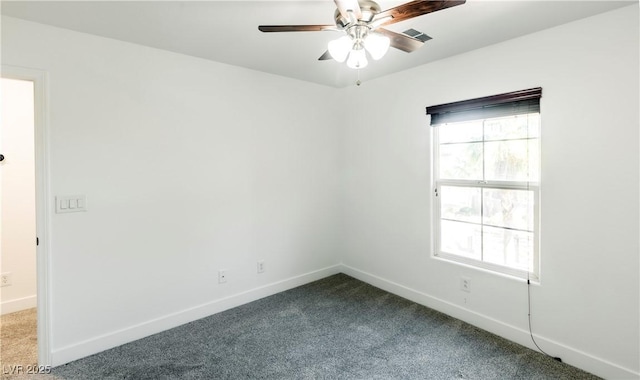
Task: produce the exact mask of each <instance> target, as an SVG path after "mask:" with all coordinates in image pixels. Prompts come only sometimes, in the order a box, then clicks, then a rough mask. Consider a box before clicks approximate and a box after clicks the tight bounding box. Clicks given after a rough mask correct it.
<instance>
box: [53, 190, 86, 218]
mask: <svg viewBox="0 0 640 380" xmlns="http://www.w3.org/2000/svg"><path fill="white" fill-rule="evenodd" d="M84 211H87V196H86V195H83V194H81V195H59V196H57V197H56V214H62V213H67V212H84Z"/></svg>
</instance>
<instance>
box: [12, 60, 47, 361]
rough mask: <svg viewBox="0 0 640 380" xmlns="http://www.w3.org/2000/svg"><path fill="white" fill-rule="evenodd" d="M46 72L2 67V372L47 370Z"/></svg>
mask: <svg viewBox="0 0 640 380" xmlns="http://www.w3.org/2000/svg"><path fill="white" fill-rule="evenodd" d="M44 85H45V73H44V72H42V71H37V70H32V69H23V68H18V67H12V66H6V65H2V77H1V78H0V109H1V117H0V155H1V156H0V285H1V286H0V314H1V318H2V331H1V334H2V345H1V346H0V350H1V352H0V355H1V356H2V366H3V371H4V370H6V369H7V368H9V369H11V368H12V367H11V366H14V367H13V368H16V369H17V368H22V369H23V370H24V369H26V368H37V367H36V366H37V365H40V366H47V367H48V366H49V365H50V364H51V363H50V350H49V331H50V329H49V327H48V326H49V317H48V315H49V309H48V287H47V283H48V280H47V279H48V273H49V270H48V267H49V265H48V259H47V255H46V251H47V249H46V248H47V246H46V243H47V238H48V236H47V235H48V234H47V233H46V232H47V226H48V224H47V215H48V213H47V211H46V208H47V202H46V198H47V197H46V195H45V194H46V191H45V186H46V183H47V180H46V173H47V170H46V167H45V166H46V160H45V159H44V157H45V146H46V144H45V133H44V128H45V120H46V118H45V115H46V112H45V107H44V105H45V94H46V92H45V91H44Z"/></svg>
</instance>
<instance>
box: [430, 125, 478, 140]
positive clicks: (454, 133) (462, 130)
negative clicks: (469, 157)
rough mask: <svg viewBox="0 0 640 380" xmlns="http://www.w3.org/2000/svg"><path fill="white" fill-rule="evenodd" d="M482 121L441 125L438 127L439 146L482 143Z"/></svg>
mask: <svg viewBox="0 0 640 380" xmlns="http://www.w3.org/2000/svg"><path fill="white" fill-rule="evenodd" d="M482 122H483V120H473V121H467V122H462V123H451V124H443V125H441V126H439V127H438V129H439V132H438V133H439V136H438V137H439V139H440V143H441V144H447V143H455V142H473V141H482Z"/></svg>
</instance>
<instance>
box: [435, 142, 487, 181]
mask: <svg viewBox="0 0 640 380" xmlns="http://www.w3.org/2000/svg"><path fill="white" fill-rule="evenodd" d="M440 178H445V179H475V180H480V179H482V143H469V144H465V143H461V144H447V145H440Z"/></svg>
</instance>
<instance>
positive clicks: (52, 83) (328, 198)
mask: <svg viewBox="0 0 640 380" xmlns="http://www.w3.org/2000/svg"><path fill="white" fill-rule="evenodd" d="M2 20H3V22H2V62H3V64H7V65H13V66H21V67H29V68H37V69H42V70H46V71H47V73H48V89H49V99H50V103H49V110H48V113H49V119H50V120H49V125H48V127H47V129H48V133H49V147H48V148H49V159H50V178H51V183H50V188H51V193H50V194H48V195H47V196H48V197H49V199H51V200H52V204H53V197H54V196H57V195H58V196H59V195H72V194H85V195H86V197H87V207H88V211H87V212H85V213H69V214H52V217H51V236H52V237H51V242H50V243H51V246H50V247H51V251H50V253H49V254H50V258H51V259H50V260H51V284H50V294H51V318H52V321H51V331H52V339H51V340H52V341H51V347H52V351H53V358H52V362H53V363H52V364H54V365H57V364H61V363H64V362H66V361H69V360H73V359H77V358H79V357H82V356H86V355H88V354H91V353H93V352H96V351H100V350H102V349H105V348H108V347H110V346H113V345H117V344H122V343H123V342H126V341H128V340H132V339H135V338H139V337H141V336H144V335H147V334H150V333H153V332H157V331H159V330H162V329H165V328H169V327H172V326H174V325H176V324H179V323H184V322H187V321H189V320H191V319H195V318H199V317H202V316H204V315H207V314H210V313H212V312H215V311H220V310H221V309H224V308H226V307H230V306H233V305H235V304H237V303H241V302H247V301H248V300H252V299H255V298H257V297H261V296H265V295H267V294H270V293H273V292H277V291H280V290H283V289H285V288H287V287H291V286H295V285H297V284H299V283H302V282H306V281H311V280H313V279H316V278H320V277H323V276H326V275H327V274H331V273H335V272H337V270H338V269H337V267H336V265H337V264H338V263H339V252H338V241H337V238H338V230H339V218H338V217H339V213H338V212H337V207H338V205H339V202H338V199H339V198H338V197H339V195H340V193H339V189H340V188H339V179H340V176H339V166H338V164H339V153H340V152H339V147H340V145H339V143H338V139H339V137H340V135H339V134H338V129H337V126H338V123H337V117H338V116H336V115H337V114H338V112H337V110H336V109H335V107H336V105H335V104H333V103H332V101H331V99H334V98H335V92H336V91H337V90H335V89H330V88H326V87H322V86H318V85H313V84H308V83H304V82H300V81H295V80H289V79H285V78H282V77H278V76H274V75H268V74H264V73H259V72H254V71H249V70H245V69H241V68H236V67H232V66H228V65H223V64H218V63H214V62H210V61H206V60H202V59H196V58H192V57H187V56H183V55H179V54H174V53H169V52H165V51H160V50H157V49H152V48H146V47H141V46H138V45H133V44H128V43H123V42H120V41H115V40H109V39H105V38H98V37H94V36H90V35H86V34H81V33H76V32H71V31H67V30H63V29H57V28H53V27H48V26H44V25H41V24H36V23H30V22H25V21H22V20H18V19H13V18H6V17H5V18H3V19H2ZM319 104H321V105H322V106H321V107H319V106H318V105H319ZM52 212H53V211H52ZM257 260H264V261H265V262H266V268H267V269H266V272H265V273H263V274H260V275H258V274H257V273H256V262H257ZM219 269H227V270H228V282H227V283H226V284H224V285H220V284H218V279H217V273H218V270H219Z"/></svg>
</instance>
